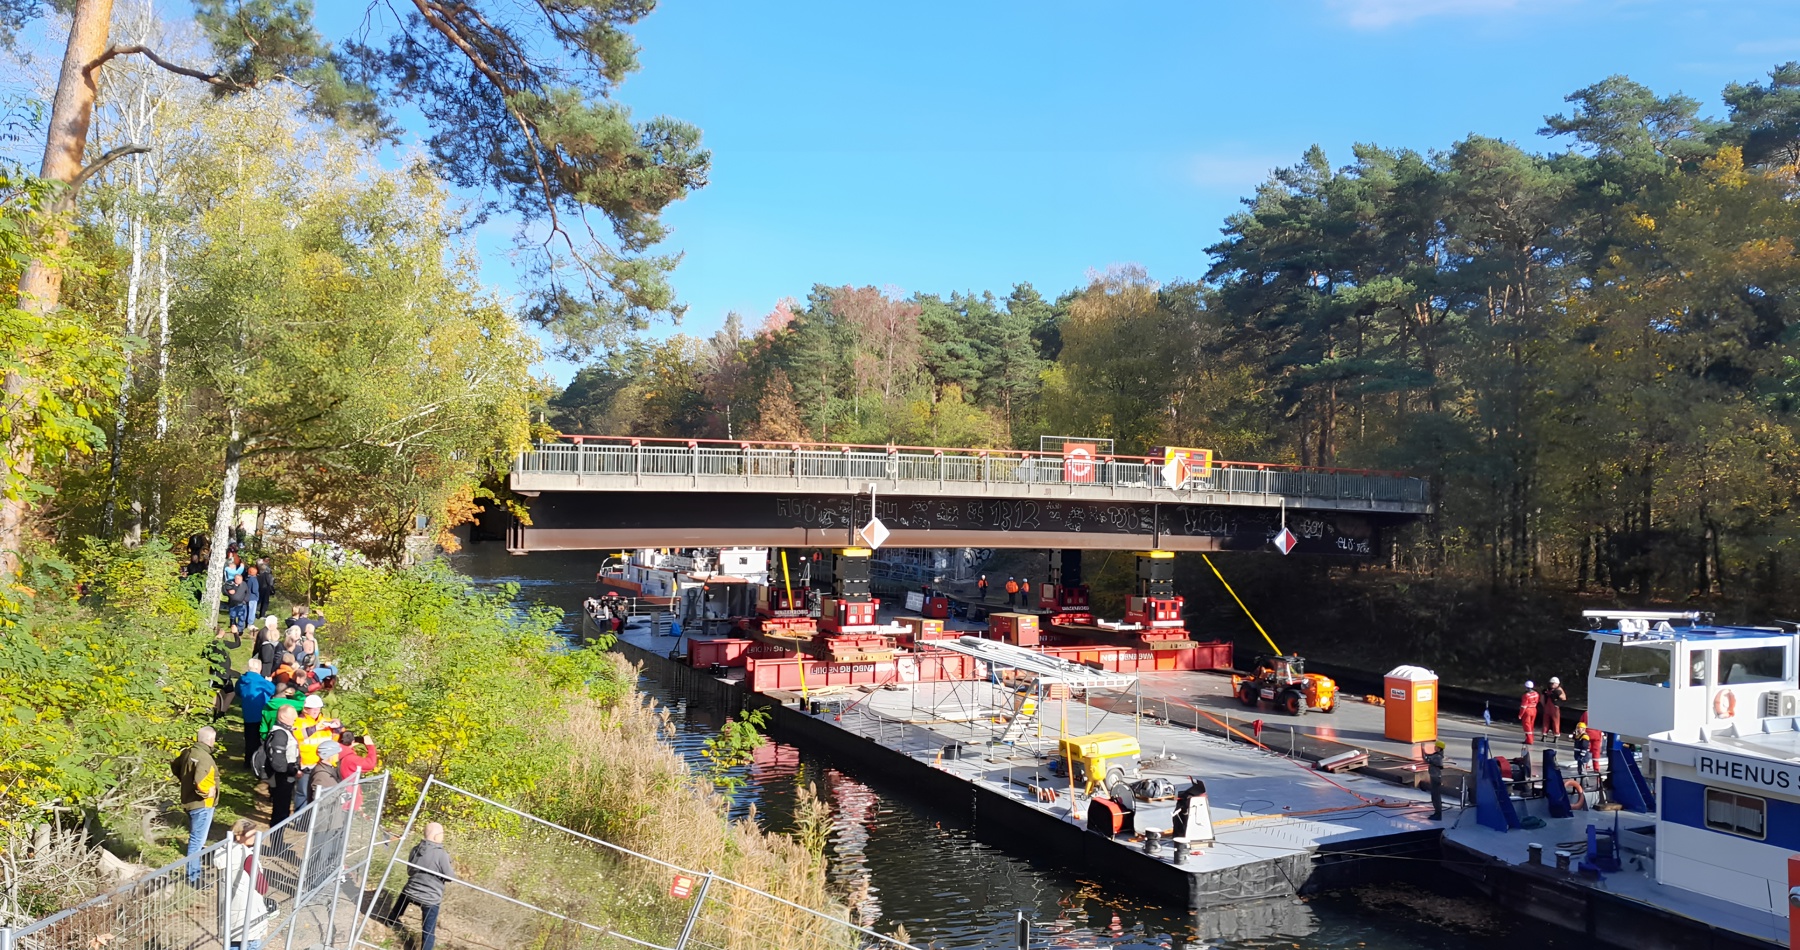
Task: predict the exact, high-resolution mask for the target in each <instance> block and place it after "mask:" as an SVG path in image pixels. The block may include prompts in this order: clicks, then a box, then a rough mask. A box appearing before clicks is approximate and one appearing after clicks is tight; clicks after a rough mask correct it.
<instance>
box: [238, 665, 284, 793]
mask: <svg viewBox="0 0 1800 950" xmlns="http://www.w3.org/2000/svg"><path fill="white" fill-rule="evenodd" d="M237 694H238V703H239V704H240V705H241V707H242V712H243V714H244V767H245V768H249V767H250V757H251V756H253V755H255V754H256V750H257V749H259V748H261V747H262V741H263V740H262V719H263V709H264V708H266V707H267V706H268V705H269V700H270V699H272V698H273V697H274V696H275V684H274V682H272V681H271V680H270V679H269V678H268V677H266V676H264V675H263V674H262V661H261V660H259V659H257V658H256V657H251V658H250V660H249V661H248V662H247V663H245V664H244V675H242V676H240V677H238V681H237Z"/></svg>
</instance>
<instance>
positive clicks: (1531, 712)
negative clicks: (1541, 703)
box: [1519, 680, 1539, 745]
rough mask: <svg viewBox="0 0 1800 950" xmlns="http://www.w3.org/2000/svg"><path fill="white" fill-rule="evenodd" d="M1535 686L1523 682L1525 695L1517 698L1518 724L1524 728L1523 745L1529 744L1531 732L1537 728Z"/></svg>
mask: <svg viewBox="0 0 1800 950" xmlns="http://www.w3.org/2000/svg"><path fill="white" fill-rule="evenodd" d="M1538 699H1539V696H1538V691H1537V684H1536V683H1533V682H1532V681H1530V680H1526V681H1525V695H1523V696H1520V697H1519V722H1520V723H1522V724H1524V726H1525V744H1526V745H1530V744H1531V734H1532V730H1533V729H1534V728H1535V727H1536V726H1537V714H1538Z"/></svg>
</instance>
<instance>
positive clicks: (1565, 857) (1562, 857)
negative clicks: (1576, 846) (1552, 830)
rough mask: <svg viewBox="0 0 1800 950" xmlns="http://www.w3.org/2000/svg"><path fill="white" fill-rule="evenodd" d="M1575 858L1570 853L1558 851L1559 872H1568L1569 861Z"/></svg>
mask: <svg viewBox="0 0 1800 950" xmlns="http://www.w3.org/2000/svg"><path fill="white" fill-rule="evenodd" d="M1573 857H1574V855H1572V854H1570V853H1569V852H1567V851H1564V850H1562V849H1560V848H1559V849H1557V852H1556V869H1557V870H1558V871H1567V870H1568V869H1569V859H1570V858H1573Z"/></svg>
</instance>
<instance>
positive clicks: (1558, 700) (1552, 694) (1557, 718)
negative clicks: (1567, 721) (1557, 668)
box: [1539, 676, 1569, 742]
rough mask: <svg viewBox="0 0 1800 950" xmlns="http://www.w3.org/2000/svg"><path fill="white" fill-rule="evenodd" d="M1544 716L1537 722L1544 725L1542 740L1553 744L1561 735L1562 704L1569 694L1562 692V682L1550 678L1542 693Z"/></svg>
mask: <svg viewBox="0 0 1800 950" xmlns="http://www.w3.org/2000/svg"><path fill="white" fill-rule="evenodd" d="M1543 697H1544V714H1543V717H1542V718H1541V719H1540V720H1539V721H1540V722H1542V723H1543V724H1544V726H1543V728H1544V740H1545V741H1546V742H1555V741H1556V737H1557V736H1558V735H1560V734H1561V733H1562V704H1563V703H1566V702H1568V701H1569V694H1568V693H1566V692H1563V688H1562V680H1559V679H1557V678H1556V677H1554V676H1552V677H1550V685H1549V686H1548V687H1547V688H1545V690H1544V692H1543Z"/></svg>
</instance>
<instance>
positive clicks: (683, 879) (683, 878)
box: [669, 874, 694, 898]
mask: <svg viewBox="0 0 1800 950" xmlns="http://www.w3.org/2000/svg"><path fill="white" fill-rule="evenodd" d="M693 895H694V877H693V875H691V874H677V875H675V880H673V881H670V882H669V896H670V897H675V898H683V897H692V896H693Z"/></svg>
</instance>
